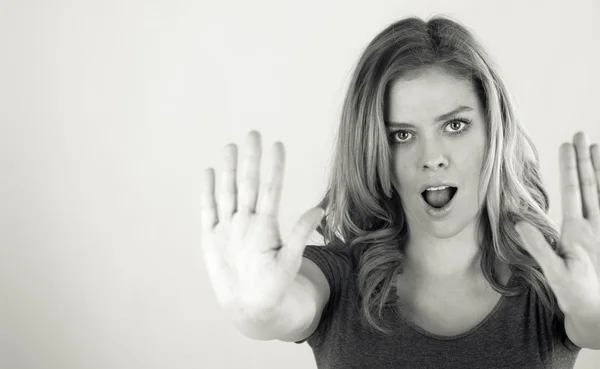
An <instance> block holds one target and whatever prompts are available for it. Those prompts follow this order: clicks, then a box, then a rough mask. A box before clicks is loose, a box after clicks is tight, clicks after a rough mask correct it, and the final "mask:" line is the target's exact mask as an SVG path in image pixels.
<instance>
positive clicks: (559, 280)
mask: <svg viewBox="0 0 600 369" xmlns="http://www.w3.org/2000/svg"><path fill="white" fill-rule="evenodd" d="M559 162H560V179H561V197H562V212H563V222H562V229H561V236H560V243H559V245H560V247H561V251H562V252H561V253H563V254H564V255H562V256H559V255H558V254H557V253H556V252H555V251H554V250H553V249H552V248H551V246H549V245H548V243H547V242H546V240H545V239H544V237H543V236H542V234H541V233H540V232H539V230H538V229H536V228H534V227H533V226H532V225H531V224H529V223H525V222H521V223H519V224H517V225H516V229H517V231H518V232H519V234H520V235H521V237H522V239H523V241H524V243H525V247H526V249H527V250H528V251H529V252H530V253H531V255H532V256H533V257H534V258H535V259H536V260H537V261H538V263H539V264H540V267H541V268H542V270H543V272H544V275H545V276H546V278H547V280H548V284H549V285H550V288H552V291H553V292H554V294H555V296H556V299H557V301H558V305H559V307H560V308H561V310H562V312H563V313H565V315H570V316H572V317H582V318H593V317H595V318H596V319H598V318H600V200H599V196H598V194H599V192H600V152H599V150H598V145H597V144H594V145H592V146H591V147H589V146H588V143H587V139H586V136H585V134H583V133H582V132H578V133H577V134H575V136H574V138H573V144H571V143H564V144H562V145H561V147H560V161H559Z"/></svg>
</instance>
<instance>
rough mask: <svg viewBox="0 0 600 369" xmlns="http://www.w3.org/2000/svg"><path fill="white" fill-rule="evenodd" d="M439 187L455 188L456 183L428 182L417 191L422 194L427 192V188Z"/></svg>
mask: <svg viewBox="0 0 600 369" xmlns="http://www.w3.org/2000/svg"><path fill="white" fill-rule="evenodd" d="M440 186H450V187H457V188H458V186H457V185H456V183H454V182H452V181H447V180H432V181H428V182H427V183H425V184H424V185H423V186H421V188H420V189H419V193H423V191H425V190H427V189H428V188H429V187H440Z"/></svg>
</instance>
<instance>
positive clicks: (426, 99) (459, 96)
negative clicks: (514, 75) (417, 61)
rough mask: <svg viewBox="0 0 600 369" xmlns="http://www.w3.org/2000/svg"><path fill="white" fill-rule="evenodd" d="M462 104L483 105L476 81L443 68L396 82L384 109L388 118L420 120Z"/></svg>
mask: <svg viewBox="0 0 600 369" xmlns="http://www.w3.org/2000/svg"><path fill="white" fill-rule="evenodd" d="M461 105H463V106H470V107H472V108H473V109H478V108H479V98H478V97H477V94H476V93H475V90H474V88H473V83H472V82H470V81H468V80H465V79H460V78H457V77H455V76H453V75H451V74H449V73H447V72H446V71H444V70H443V69H441V68H428V69H425V70H423V71H420V72H419V73H418V74H412V75H409V76H408V77H407V78H400V79H397V80H394V81H392V82H391V83H390V85H389V86H388V91H387V98H386V101H385V109H384V110H385V114H386V117H385V118H386V120H391V121H400V122H401V121H415V122H418V121H423V120H427V121H429V120H431V119H433V117H436V116H439V115H441V114H444V113H447V112H449V111H451V110H454V109H455V108H456V107H458V106H461Z"/></svg>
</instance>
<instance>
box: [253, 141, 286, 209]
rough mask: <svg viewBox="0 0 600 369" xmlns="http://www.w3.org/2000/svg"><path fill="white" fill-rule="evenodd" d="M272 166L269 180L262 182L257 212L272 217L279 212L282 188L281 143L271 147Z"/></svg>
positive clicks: (282, 161) (282, 157) (283, 158)
mask: <svg viewBox="0 0 600 369" xmlns="http://www.w3.org/2000/svg"><path fill="white" fill-rule="evenodd" d="M272 153H273V155H272V164H271V171H270V173H269V179H268V180H267V181H265V182H263V186H262V189H261V197H260V199H261V201H260V204H259V212H260V213H263V214H267V215H271V216H273V217H276V216H277V213H278V211H279V202H280V199H281V191H282V186H283V171H284V168H285V151H284V147H283V144H282V143H281V142H276V143H275V144H274V145H273V147H272Z"/></svg>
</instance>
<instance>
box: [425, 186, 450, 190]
mask: <svg viewBox="0 0 600 369" xmlns="http://www.w3.org/2000/svg"><path fill="white" fill-rule="evenodd" d="M448 187H450V186H439V187H429V188H428V189H427V190H426V191H438V190H445V189H446V188H448Z"/></svg>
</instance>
